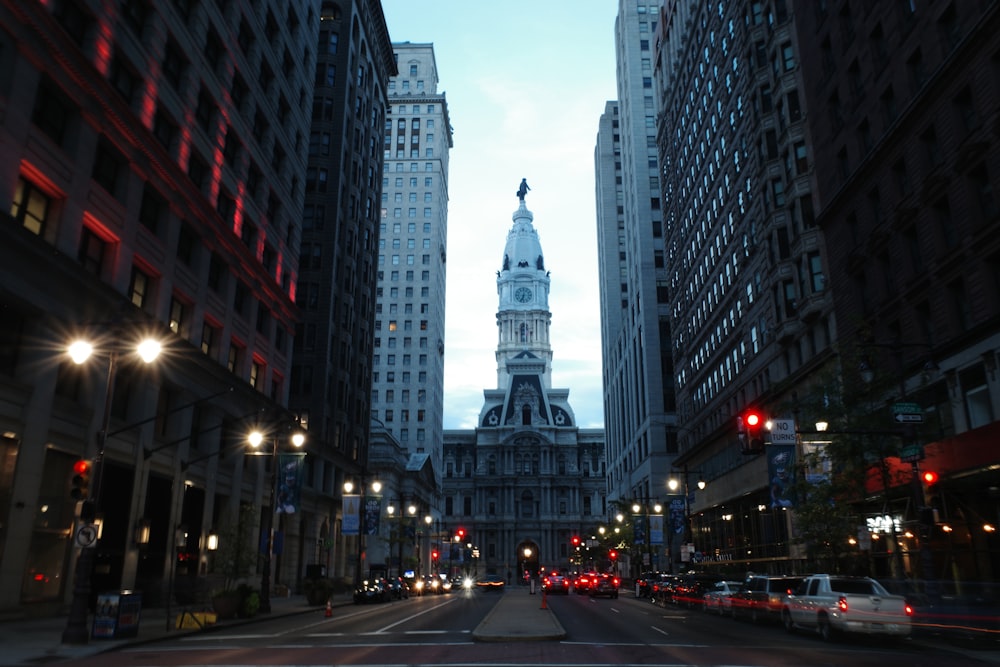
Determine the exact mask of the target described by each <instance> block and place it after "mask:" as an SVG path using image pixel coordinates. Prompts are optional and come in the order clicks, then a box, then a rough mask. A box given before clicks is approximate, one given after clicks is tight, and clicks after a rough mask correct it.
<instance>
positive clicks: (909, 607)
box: [903, 602, 913, 616]
mask: <svg viewBox="0 0 1000 667" xmlns="http://www.w3.org/2000/svg"><path fill="white" fill-rule="evenodd" d="M903 611H904V612H905V613H906V615H907V616H913V605H911V604H910V603H909V602H907V603H906V604H905V605H903Z"/></svg>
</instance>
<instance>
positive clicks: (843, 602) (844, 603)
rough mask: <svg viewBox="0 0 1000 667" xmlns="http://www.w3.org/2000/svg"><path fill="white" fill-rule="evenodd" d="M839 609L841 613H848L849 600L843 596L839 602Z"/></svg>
mask: <svg viewBox="0 0 1000 667" xmlns="http://www.w3.org/2000/svg"><path fill="white" fill-rule="evenodd" d="M837 607H839V608H840V611H847V598H845V597H844V596H843V595H841V596H840V598H839V599H838V600H837Z"/></svg>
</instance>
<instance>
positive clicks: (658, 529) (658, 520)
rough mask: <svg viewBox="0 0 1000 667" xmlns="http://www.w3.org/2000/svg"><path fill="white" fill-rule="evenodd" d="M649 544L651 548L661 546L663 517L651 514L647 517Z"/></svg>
mask: <svg viewBox="0 0 1000 667" xmlns="http://www.w3.org/2000/svg"><path fill="white" fill-rule="evenodd" d="M649 543H650V544H652V545H653V546H659V545H662V544H663V515H662V514H652V515H650V517H649Z"/></svg>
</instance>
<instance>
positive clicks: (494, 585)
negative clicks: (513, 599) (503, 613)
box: [476, 574, 504, 593]
mask: <svg viewBox="0 0 1000 667" xmlns="http://www.w3.org/2000/svg"><path fill="white" fill-rule="evenodd" d="M476 588H478V589H479V590H481V591H499V592H501V593H503V589H504V581H503V577H501V576H500V575H499V574H487V575H486V576H485V577H483V578H482V579H477V580H476Z"/></svg>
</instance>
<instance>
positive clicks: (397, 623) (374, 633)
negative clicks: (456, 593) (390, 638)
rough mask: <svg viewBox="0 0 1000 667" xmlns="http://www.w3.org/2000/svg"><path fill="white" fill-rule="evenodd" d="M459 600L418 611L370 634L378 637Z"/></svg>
mask: <svg viewBox="0 0 1000 667" xmlns="http://www.w3.org/2000/svg"><path fill="white" fill-rule="evenodd" d="M457 599H458V598H451V599H450V600H445V601H444V602H442V603H441V604H438V605H434V606H433V607H431V608H430V609H424V610H423V611H418V612H417V613H416V614H410V615H409V616H407V617H406V618H401V619H400V620H398V621H396V622H395V623H390V624H389V625H387V626H385V627H383V628H379V629H378V630H375V631H374V632H372V633H369V634H373V635H377V634H380V633H383V632H386V631H387V630H389V629H390V628H394V627H396V626H397V625H400V624H402V623H408V622H409V621H412V620H413V619H415V618H417V617H419V616H423V615H424V614H427V613H429V612H432V611H436V610H438V609H440V608H441V607H443V606H445V605H449V604H451V603H452V602H454V601H455V600H457Z"/></svg>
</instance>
